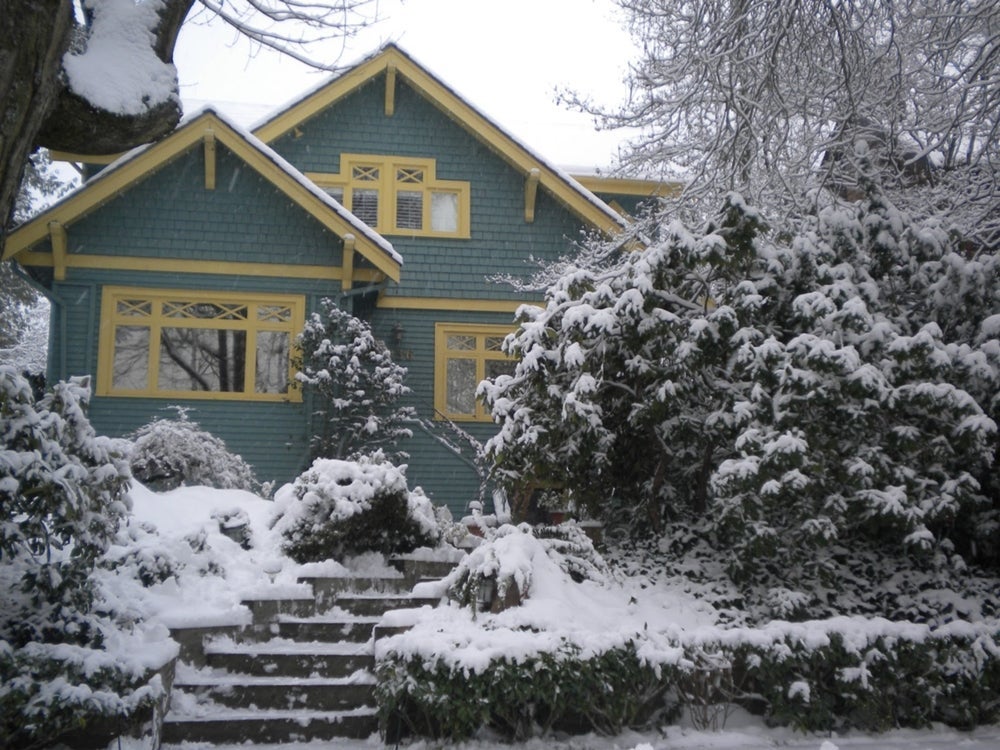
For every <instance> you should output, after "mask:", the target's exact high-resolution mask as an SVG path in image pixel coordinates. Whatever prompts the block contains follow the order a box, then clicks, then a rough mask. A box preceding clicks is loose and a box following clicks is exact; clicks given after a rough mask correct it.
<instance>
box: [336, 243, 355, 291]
mask: <svg viewBox="0 0 1000 750" xmlns="http://www.w3.org/2000/svg"><path fill="white" fill-rule="evenodd" d="M356 241H357V240H356V238H355V237H354V235H353V234H345V235H344V262H343V264H342V273H343V276H342V277H341V279H340V288H341V289H342V290H343V291H345V292H346V291H348V290H349V289H350V288H351V286H352V285H353V284H354V246H355V243H356Z"/></svg>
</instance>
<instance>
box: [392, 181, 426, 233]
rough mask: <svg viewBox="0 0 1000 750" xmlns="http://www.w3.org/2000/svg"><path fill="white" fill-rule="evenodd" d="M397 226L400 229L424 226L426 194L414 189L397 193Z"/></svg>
mask: <svg viewBox="0 0 1000 750" xmlns="http://www.w3.org/2000/svg"><path fill="white" fill-rule="evenodd" d="M396 226H397V227H398V228H399V229H422V228H423V226H424V194H423V193H417V192H414V191H412V190H400V191H399V192H397V193H396Z"/></svg>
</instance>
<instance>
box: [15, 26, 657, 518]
mask: <svg viewBox="0 0 1000 750" xmlns="http://www.w3.org/2000/svg"><path fill="white" fill-rule="evenodd" d="M73 158H74V160H77V161H82V162H87V163H91V164H93V163H94V162H100V161H103V162H104V164H100V165H99V167H100V171H97V172H96V173H95V174H94V175H93V176H92V177H91V178H90V179H89V180H87V181H86V182H85V183H84V185H83V186H82V187H81V188H80V189H79V190H77V191H76V192H74V193H72V194H71V195H69V196H68V197H66V198H65V199H63V200H62V201H60V202H59V203H57V204H56V205H54V206H52V207H51V208H50V209H49V210H47V211H45V212H44V213H43V214H41V215H39V216H38V217H36V218H35V219H33V220H32V221H30V222H27V223H25V224H23V225H21V226H20V227H18V228H17V229H16V230H15V231H13V232H12V233H11V234H10V236H9V239H8V243H7V250H6V256H7V257H13V258H14V259H16V260H17V261H18V262H19V263H20V264H21V266H22V267H23V268H24V269H25V270H26V271H27V272H28V273H29V274H30V275H31V276H32V277H33V278H34V279H35V280H36V281H37V282H38V283H39V284H40V285H41V286H42V287H43V288H44V289H45V290H46V293H47V295H48V296H49V298H50V299H51V301H52V326H51V335H50V349H49V377H50V379H59V378H66V377H68V376H72V375H84V374H90V375H92V376H93V386H94V397H93V400H92V404H91V412H90V416H91V419H92V421H93V424H94V426H95V428H96V429H97V430H98V431H99V432H101V433H103V434H107V435H126V434H128V433H129V432H131V431H133V430H135V429H136V428H137V427H139V426H141V425H143V424H145V423H147V422H149V421H151V420H153V419H154V418H157V417H169V416H171V414H172V412H171V411H170V407H171V406H173V405H182V406H184V407H186V408H188V409H190V411H191V416H192V418H193V419H195V420H196V421H197V422H199V423H200V424H201V425H202V426H203V427H204V428H205V429H207V430H209V431H210V432H212V433H213V434H215V435H217V436H219V437H221V438H222V439H223V440H225V441H226V443H227V445H228V446H229V448H230V449H231V450H233V451H234V452H237V453H239V454H241V455H242V456H243V457H244V458H245V459H246V460H247V461H248V462H249V463H250V464H252V465H253V466H254V469H255V471H256V473H257V476H258V478H259V479H261V480H262V481H277V482H279V483H281V482H285V481H289V480H291V479H292V478H294V477H295V476H296V475H297V474H298V473H299V472H300V471H302V470H303V469H304V468H305V467H306V466H308V464H309V462H310V459H311V455H310V438H311V436H312V435H313V434H314V432H315V430H314V425H313V417H312V410H311V408H310V404H309V403H308V400H309V399H308V396H304V395H303V393H302V392H301V390H299V389H297V388H296V387H295V385H294V383H295V381H294V373H293V372H292V365H291V356H290V355H291V352H292V351H293V347H294V345H295V337H296V335H297V333H298V332H299V331H300V330H301V329H302V325H303V321H304V320H305V317H306V316H307V315H308V314H309V313H311V312H312V311H314V310H316V309H317V308H318V305H319V302H320V300H321V299H323V298H325V297H329V298H334V299H336V300H337V301H338V304H339V305H340V306H341V307H342V308H344V309H347V310H349V311H351V312H352V313H353V314H355V315H357V316H358V317H362V318H364V319H366V320H368V321H369V322H370V323H371V325H372V327H373V329H374V331H375V333H376V334H377V335H378V336H379V337H380V338H382V339H383V340H384V341H385V342H386V344H387V345H388V346H389V348H390V349H391V350H392V353H393V355H394V358H395V359H396V360H397V361H398V362H400V363H402V364H403V365H405V366H406V367H407V368H408V378H407V385H408V386H409V387H410V388H411V390H412V393H411V394H410V397H409V398H410V403H411V405H412V406H414V407H415V408H416V410H417V412H418V414H419V415H420V416H421V417H422V426H415V429H414V436H413V438H412V439H411V440H409V441H408V444H407V445H405V446H403V448H404V450H406V451H407V452H408V453H409V454H410V459H409V469H408V472H407V474H408V477H409V480H410V484H411V486H418V485H419V486H422V487H423V488H424V490H425V491H426V492H427V493H428V494H429V495H430V496H431V497H432V499H433V500H434V501H435V502H437V503H439V504H447V505H449V506H450V507H451V508H452V510H453V511H454V512H456V513H463V512H464V511H465V509H466V506H467V503H468V501H469V500H471V499H473V498H474V497H475V495H476V491H477V488H478V486H479V477H478V475H477V473H476V471H475V468H474V464H473V461H472V459H471V453H470V452H469V451H467V450H462V447H463V446H462V444H461V440H458V439H457V438H456V437H455V436H454V434H452V433H450V432H449V430H448V428H447V427H446V425H447V424H448V422H449V421H450V422H453V423H455V424H457V425H460V426H461V427H462V429H463V430H465V431H466V432H468V433H469V434H470V435H473V436H475V438H477V439H479V440H482V441H485V440H486V439H487V438H488V437H489V436H490V435H491V434H493V432H494V429H495V428H494V425H493V424H492V423H491V422H490V420H489V417H488V415H487V414H486V413H485V411H484V409H483V407H482V405H481V404H480V403H478V402H477V401H476V399H475V395H474V393H475V387H476V385H477V384H478V382H479V381H480V380H482V379H483V378H486V377H489V376H491V375H495V374H497V373H499V372H503V371H504V370H505V369H506V368H509V367H510V366H511V363H510V362H509V361H508V360H507V358H506V356H505V355H504V353H503V352H502V351H501V348H500V343H501V341H502V340H503V338H504V336H505V335H506V334H507V333H508V332H510V330H511V329H512V327H513V324H512V321H513V316H514V312H515V310H516V309H517V307H518V306H519V305H521V304H524V303H532V302H539V301H540V299H539V298H537V297H535V298H532V297H530V296H526V295H524V294H523V293H519V292H517V291H514V290H512V289H511V288H510V287H508V286H505V285H502V284H498V283H496V282H495V281H494V280H492V278H491V277H495V276H496V275H499V274H515V275H516V274H522V275H524V274H527V273H529V272H530V270H531V267H530V266H529V264H528V263H527V261H528V260H529V259H536V260H537V259H554V258H557V257H559V256H562V255H565V254H566V253H567V252H570V251H571V249H572V247H573V243H574V242H576V241H578V240H579V239H580V238H581V237H582V234H583V233H586V232H594V231H597V232H603V233H605V234H613V233H614V232H616V231H617V230H618V229H619V228H620V227H622V226H623V223H624V222H625V221H626V219H625V218H623V213H624V210H623V208H622V207H623V206H625V207H631V206H633V205H634V202H635V201H636V200H637V199H640V198H644V197H649V196H650V195H652V194H654V193H655V191H656V189H657V188H658V186H657V185H653V184H651V183H645V182H642V181H633V180H610V179H598V178H589V177H579V178H574V177H571V176H569V175H567V174H565V173H563V172H562V171H560V170H559V169H557V168H555V167H554V166H552V165H551V164H549V163H548V162H546V161H545V160H544V159H543V158H542V157H541V156H539V155H537V154H535V153H533V152H531V151H530V150H529V149H527V148H525V147H524V146H523V145H522V144H520V143H518V142H517V141H516V140H515V139H513V138H512V137H510V136H509V135H508V134H507V133H505V132H504V131H503V130H502V129H501V128H500V127H499V126H498V125H497V124H495V123H494V122H492V121H490V120H489V119H488V118H486V117H485V116H483V115H482V114H481V113H480V112H478V111H477V110H476V109H474V108H473V107H472V106H470V105H469V104H468V103H467V102H466V101H465V100H464V99H463V98H462V97H461V96H459V95H458V94H456V93H455V92H454V91H453V90H452V89H450V88H449V87H448V86H447V85H446V84H445V83H443V82H442V81H441V80H440V79H439V78H437V77H435V76H434V75H432V74H431V73H429V72H428V71H427V70H426V69H424V68H423V67H421V66H420V65H419V64H418V63H417V62H415V61H414V60H413V59H412V58H411V57H410V56H409V55H407V54H406V53H405V52H403V51H402V50H401V49H399V48H398V47H396V46H394V45H389V46H386V47H384V48H382V49H380V50H379V51H378V52H376V53H375V54H373V55H371V56H369V57H368V58H366V59H364V60H362V61H361V62H360V63H358V64H357V65H355V66H353V67H351V68H350V69H348V70H347V71H346V72H344V73H342V74H340V75H338V76H337V77H335V78H334V79H332V80H330V81H329V82H328V83H326V84H325V85H323V86H321V87H319V88H317V89H314V90H313V91H312V92H311V93H309V94H307V95H305V96H303V97H302V98H301V99H300V100H298V101H297V102H295V103H294V104H292V105H291V106H289V107H287V108H285V109H284V110H282V111H280V112H278V113H277V114H276V115H275V116H273V117H272V118H270V119H269V120H267V121H265V122H264V123H263V124H262V125H260V126H259V127H257V128H256V129H254V130H253V132H249V131H246V130H244V129H242V128H240V127H238V126H236V125H234V124H233V123H231V122H229V121H228V120H227V119H226V118H225V117H223V116H222V115H220V114H218V113H216V112H214V111H212V110H205V111H202V112H201V113H200V114H197V115H194V116H191V117H189V118H188V119H187V120H186V121H185V122H184V123H183V124H182V125H181V126H180V127H179V128H178V129H177V130H176V131H174V132H173V133H172V134H171V135H169V136H168V137H166V138H164V139H163V140H161V141H158V142H156V143H152V144H149V145H147V146H144V147H141V148H139V149H136V150H135V151H133V152H130V153H128V154H125V155H122V156H120V157H118V158H117V159H115V160H114V161H111V160H110V159H104V160H100V159H96V158H91V157H86V156H83V155H75V156H73ZM109 161H110V163H108V162H109Z"/></svg>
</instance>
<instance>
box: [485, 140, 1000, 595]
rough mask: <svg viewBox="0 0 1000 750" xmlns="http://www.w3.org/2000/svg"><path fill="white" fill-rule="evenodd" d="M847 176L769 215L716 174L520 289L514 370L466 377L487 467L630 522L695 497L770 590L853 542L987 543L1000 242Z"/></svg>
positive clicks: (795, 586)
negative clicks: (712, 181) (808, 213)
mask: <svg viewBox="0 0 1000 750" xmlns="http://www.w3.org/2000/svg"><path fill="white" fill-rule="evenodd" d="M858 158H859V161H860V162H862V163H863V161H864V154H863V153H861V154H859V157H858ZM861 183H862V184H863V185H864V186H865V190H866V195H865V198H864V200H862V201H860V202H859V203H857V204H850V205H848V204H844V205H832V206H830V207H829V208H827V209H825V210H823V211H821V212H820V213H819V214H818V215H816V216H813V217H809V218H808V219H806V220H803V223H802V224H800V225H797V226H794V227H783V228H782V229H783V231H782V232H781V233H778V232H775V233H768V231H767V227H766V225H765V223H764V222H763V220H762V217H761V216H759V215H758V214H757V212H755V211H754V210H753V209H752V208H751V207H749V206H747V205H746V204H745V203H744V202H743V201H742V200H741V199H740V197H739V196H736V195H731V196H730V197H729V199H728V203H727V205H726V207H725V210H724V211H723V214H722V216H721V217H720V219H719V220H718V221H717V222H714V223H712V224H710V225H708V226H707V227H706V228H705V230H704V231H703V232H701V233H699V234H695V233H692V232H690V231H689V230H688V229H687V228H686V227H684V226H683V225H681V224H680V223H678V222H672V223H668V224H666V225H665V226H663V227H654V228H652V230H651V231H652V232H653V234H651V236H653V237H654V238H656V239H655V240H654V241H652V242H651V243H650V245H649V247H648V249H645V250H641V251H636V252H633V253H629V254H627V255H626V256H624V257H622V258H620V259H619V260H618V261H616V262H613V263H611V264H610V265H609V266H608V267H606V268H579V269H576V270H574V271H572V272H570V273H568V274H567V275H566V276H564V277H563V278H562V279H561V281H559V282H558V283H556V284H555V285H554V286H553V287H552V288H550V289H549V290H548V292H547V304H546V307H545V308H544V309H538V308H532V307H524V308H522V309H521V310H520V312H519V328H518V330H517V331H516V332H515V333H514V334H513V335H512V336H511V337H509V338H508V339H507V342H506V343H505V349H506V351H507V352H508V353H510V354H512V355H515V356H516V357H517V358H518V359H519V362H518V365H517V368H516V371H515V373H514V374H513V375H508V376H500V377H498V378H496V380H495V381H494V382H493V383H489V382H487V383H484V384H483V385H482V386H481V392H482V395H483V396H484V398H485V400H486V402H487V404H488V405H489V406H490V407H491V409H492V412H493V416H494V418H496V419H497V420H499V421H500V431H499V433H498V435H497V436H496V437H494V438H493V439H492V440H491V441H490V443H489V444H488V449H489V451H490V453H491V455H492V456H493V457H494V458H495V459H496V462H497V474H496V475H497V478H498V480H499V481H500V482H501V483H503V484H504V485H506V486H508V487H509V488H511V489H516V488H517V486H518V485H519V484H522V483H524V482H525V481H528V482H530V481H535V480H539V479H543V480H546V481H548V482H550V483H554V484H555V485H557V486H559V485H562V486H565V487H567V488H568V489H571V490H572V492H573V494H574V497H576V498H577V499H578V501H580V502H582V503H583V504H584V505H585V506H587V507H588V509H589V510H590V511H591V512H592V513H595V514H602V515H603V516H604V517H605V518H606V519H607V520H608V521H609V522H614V521H619V522H621V521H622V520H624V521H625V522H626V523H629V524H630V525H631V527H632V531H633V532H634V533H648V532H649V531H653V532H656V533H663V530H664V528H665V525H666V524H667V523H670V522H678V521H682V520H683V521H689V520H695V521H696V522H700V521H702V520H703V521H704V522H705V524H707V530H708V532H709V533H710V534H711V537H710V539H711V540H712V541H713V543H714V544H716V546H717V549H719V550H724V551H725V552H726V553H727V555H729V556H730V559H731V560H732V563H733V564H732V566H731V569H730V573H731V574H732V576H733V578H734V580H737V581H740V582H742V583H748V584H753V585H755V586H760V587H762V588H763V589H765V590H766V589H774V590H777V588H778V587H781V586H784V587H785V588H786V589H787V591H788V593H789V594H792V595H793V596H791V597H789V596H785V597H783V598H781V597H779V598H781V600H782V601H783V602H784V603H785V604H791V603H793V602H794V601H795V599H796V597H795V596H794V594H795V592H802V591H809V590H810V589H811V588H815V587H817V586H821V587H823V588H831V589H832V588H836V582H837V580H838V576H839V574H840V571H841V566H839V561H841V562H842V560H843V559H844V558H845V557H849V556H850V555H851V554H853V553H854V552H855V551H862V552H864V551H868V550H877V551H879V552H881V553H882V554H885V555H892V556H894V557H895V559H896V561H897V563H898V564H899V565H901V566H903V567H910V566H921V565H928V564H930V561H931V560H932V559H933V558H936V557H940V556H942V555H943V556H945V557H948V558H956V556H962V557H964V558H965V562H964V563H963V562H962V557H958V558H956V559H955V565H957V566H959V567H960V566H961V565H964V564H965V563H971V562H974V561H978V562H981V563H984V564H990V565H994V566H996V565H998V563H1000V558H998V557H997V556H996V552H997V547H996V544H995V541H993V537H992V536H991V534H995V531H996V529H997V519H998V514H997V510H998V508H1000V483H998V482H997V481H996V474H995V468H994V467H993V462H994V457H995V455H996V452H997V449H998V445H1000V443H998V433H997V425H996V420H997V419H1000V397H998V394H1000V326H998V325H997V320H998V318H997V316H998V315H1000V259H998V257H997V255H996V254H995V252H990V251H989V250H987V249H982V250H980V252H978V253H977V254H975V255H972V254H969V253H967V252H965V250H964V249H963V247H962V246H961V245H960V243H959V241H958V239H957V238H954V237H951V236H949V235H947V234H946V233H944V232H943V231H941V230H940V229H939V228H937V227H936V226H934V225H932V224H928V223H921V222H919V221H916V220H913V219H911V218H910V217H907V216H906V215H904V214H903V213H901V212H899V211H897V210H896V209H895V208H894V207H893V206H892V205H890V204H889V203H887V202H886V200H885V199H884V197H883V196H882V194H881V192H880V191H879V189H878V186H877V185H876V184H874V183H873V182H872V181H871V180H866V178H865V175H864V174H862V175H861ZM656 232H659V237H658V238H657V234H656ZM984 532H985V533H984ZM956 569H957V568H956Z"/></svg>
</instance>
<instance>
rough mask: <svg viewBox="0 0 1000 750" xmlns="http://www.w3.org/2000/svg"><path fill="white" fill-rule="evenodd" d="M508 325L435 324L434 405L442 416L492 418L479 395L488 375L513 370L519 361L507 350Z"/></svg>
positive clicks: (465, 418)
mask: <svg viewBox="0 0 1000 750" xmlns="http://www.w3.org/2000/svg"><path fill="white" fill-rule="evenodd" d="M508 333H510V328H509V327H507V326H495V325H494V326H491V325H474V324H467V323H438V324H437V325H436V326H435V332H434V338H435V358H434V409H435V411H436V412H437V416H438V417H439V418H447V419H452V420H455V421H489V418H490V417H489V414H488V413H487V412H486V409H485V407H484V406H483V405H482V403H481V402H480V401H479V399H477V398H476V388H478V386H479V383H480V382H481V381H483V380H485V379H492V378H495V377H496V376H498V375H508V374H513V372H514V366H515V364H516V361H515V360H514V359H513V358H511V357H508V356H507V355H506V354H504V352H503V340H504V338H506V336H507V334H508Z"/></svg>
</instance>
